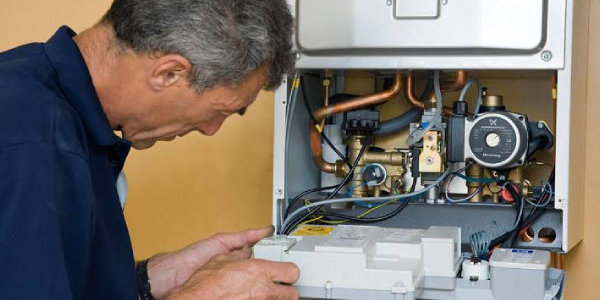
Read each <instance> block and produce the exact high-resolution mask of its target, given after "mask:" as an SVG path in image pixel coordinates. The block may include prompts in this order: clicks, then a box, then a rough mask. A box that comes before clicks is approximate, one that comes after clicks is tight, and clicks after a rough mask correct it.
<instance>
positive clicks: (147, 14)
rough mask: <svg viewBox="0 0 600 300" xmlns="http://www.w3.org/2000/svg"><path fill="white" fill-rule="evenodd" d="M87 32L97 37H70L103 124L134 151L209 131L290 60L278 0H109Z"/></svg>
mask: <svg viewBox="0 0 600 300" xmlns="http://www.w3.org/2000/svg"><path fill="white" fill-rule="evenodd" d="M94 30H97V31H98V32H105V34H104V35H105V36H106V39H105V40H107V41H108V42H107V45H103V44H101V43H100V44H96V45H94V44H95V43H94V42H93V39H90V40H91V41H92V42H90V41H89V40H88V42H84V41H85V40H86V38H85V33H84V34H82V36H83V37H81V41H82V43H80V42H79V41H78V40H77V38H76V41H77V42H78V44H79V45H80V47H81V48H82V53H84V57H85V58H86V62H88V66H90V65H91V66H90V72H91V73H92V77H93V79H94V84H95V85H96V89H97V91H98V95H99V97H100V99H101V101H102V103H103V107H104V108H105V111H106V112H107V115H108V117H109V120H110V122H111V125H112V126H113V128H115V129H119V130H122V131H123V135H124V138H126V139H128V140H130V141H132V142H133V144H134V147H136V148H139V149H142V148H148V147H150V146H152V145H153V144H154V143H155V142H156V141H158V140H171V139H173V138H175V137H176V136H178V135H179V136H182V135H185V134H187V133H189V132H191V131H200V132H201V133H203V134H205V135H212V134H214V133H215V132H216V131H217V130H218V129H219V128H220V127H221V124H222V123H223V121H224V120H225V119H226V118H227V116H229V115H231V114H235V113H239V114H243V113H244V112H245V110H246V108H247V107H248V106H249V105H250V104H252V102H254V100H255V99H256V96H257V94H258V93H259V91H260V90H261V89H262V88H267V89H273V88H275V87H277V86H279V84H280V83H281V79H282V77H283V76H284V74H286V73H287V72H289V71H290V69H291V68H292V66H293V57H292V53H291V35H292V31H293V19H292V16H291V15H290V13H289V11H288V9H287V5H286V3H285V1H284V0H252V1H241V0H115V1H114V3H113V4H112V6H111V8H110V10H109V11H108V12H107V14H106V15H105V16H104V18H103V19H102V21H101V22H100V24H99V25H98V26H96V28H95V29H94V28H92V30H90V32H94ZM82 44H83V47H82ZM90 44H91V45H90ZM105 46H106V48H105V50H106V51H105V52H107V53H111V55H108V56H107V55H105V56H103V57H102V58H100V59H98V58H96V59H95V62H90V61H89V59H88V57H86V48H87V49H88V50H89V51H87V52H95V53H98V52H99V51H101V49H97V48H102V47H105ZM90 47H91V48H92V49H90Z"/></svg>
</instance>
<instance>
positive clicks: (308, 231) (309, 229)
mask: <svg viewBox="0 0 600 300" xmlns="http://www.w3.org/2000/svg"><path fill="white" fill-rule="evenodd" d="M333 228H334V227H333V226H317V225H302V227H300V228H298V229H296V231H294V235H296V236H328V235H329V234H330V233H331V231H333Z"/></svg>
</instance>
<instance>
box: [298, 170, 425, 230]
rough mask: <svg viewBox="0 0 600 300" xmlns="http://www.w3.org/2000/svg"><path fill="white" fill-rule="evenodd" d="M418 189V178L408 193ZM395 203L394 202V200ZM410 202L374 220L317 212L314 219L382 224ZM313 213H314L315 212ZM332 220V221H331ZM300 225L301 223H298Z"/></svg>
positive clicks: (403, 203)
mask: <svg viewBox="0 0 600 300" xmlns="http://www.w3.org/2000/svg"><path fill="white" fill-rule="evenodd" d="M416 187H417V180H416V178H415V179H414V180H413V183H412V186H411V188H410V190H409V191H408V192H409V193H413V192H414V191H415V189H416ZM392 201H393V200H392ZM409 202H410V198H409V199H405V200H404V201H403V202H402V203H401V204H400V205H399V206H398V207H397V208H396V209H394V210H392V211H391V212H389V213H387V214H385V215H382V216H378V217H373V218H359V217H356V216H350V215H344V214H340V213H334V212H321V211H319V212H317V213H315V214H314V215H313V216H314V217H320V216H323V217H333V218H337V219H340V220H347V221H354V222H358V223H376V222H381V221H385V220H388V219H391V218H393V217H395V216H396V215H398V214H399V213H400V212H402V211H403V210H404V209H405V208H406V207H407V206H408V204H409ZM320 208H321V207H319V208H318V209H317V210H315V211H318V210H319V209H320ZM315 211H313V212H315ZM302 219H303V220H305V219H306V218H302ZM330 220H331V219H330ZM331 221H335V220H331ZM296 222H297V220H296V221H294V223H296ZM298 224H299V222H298ZM296 226H297V225H295V226H294V227H296Z"/></svg>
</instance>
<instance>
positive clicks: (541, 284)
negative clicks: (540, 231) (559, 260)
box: [490, 249, 550, 300]
mask: <svg viewBox="0 0 600 300" xmlns="http://www.w3.org/2000/svg"><path fill="white" fill-rule="evenodd" d="M549 261H550V253H549V252H548V251H540V250H530V249H496V251H494V254H493V255H492V258H491V259H490V266H491V273H490V277H491V278H493V280H492V282H491V283H492V284H491V287H492V293H493V294H494V297H495V298H496V299H512V300H543V299H544V296H545V292H544V291H545V289H546V278H547V270H548V263H549Z"/></svg>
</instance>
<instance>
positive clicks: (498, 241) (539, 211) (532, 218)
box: [486, 169, 555, 257]
mask: <svg viewBox="0 0 600 300" xmlns="http://www.w3.org/2000/svg"><path fill="white" fill-rule="evenodd" d="M554 178H555V169H553V170H552V173H551V174H550V177H549V179H548V181H547V182H548V183H549V184H550V186H552V188H553V189H554ZM509 191H510V190H509ZM513 192H514V191H513ZM545 197H551V195H550V194H549V191H544V192H543V193H542V196H541V197H540V200H542V199H545ZM546 210H547V206H546V207H542V208H538V207H534V208H533V209H532V210H531V212H530V213H529V215H528V216H527V217H526V218H525V219H524V220H523V221H522V222H521V223H520V225H519V228H518V230H516V232H517V233H518V232H521V231H522V230H524V229H526V228H528V227H530V226H531V225H533V223H535V222H536V221H537V220H538V219H539V218H540V217H541V216H542V215H543V214H544V212H546ZM513 232H514V231H508V232H506V233H504V234H502V235H500V236H499V237H497V238H495V239H493V240H492V242H491V243H490V247H489V252H488V254H487V255H486V257H488V256H489V255H490V254H491V253H492V251H493V249H494V248H495V247H497V246H499V245H502V246H504V244H505V243H506V241H507V240H508V239H509V238H511V237H512V236H513ZM515 241H516V238H515V240H513V241H512V243H514V242H515Z"/></svg>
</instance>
